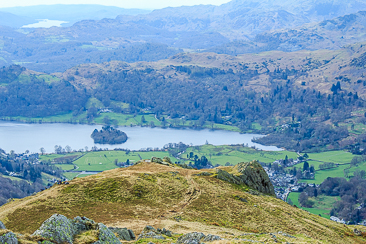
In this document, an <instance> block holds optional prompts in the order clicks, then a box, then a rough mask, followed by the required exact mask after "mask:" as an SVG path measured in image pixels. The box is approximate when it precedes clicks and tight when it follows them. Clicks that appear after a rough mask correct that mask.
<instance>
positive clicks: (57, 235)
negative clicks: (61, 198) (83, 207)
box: [33, 214, 76, 244]
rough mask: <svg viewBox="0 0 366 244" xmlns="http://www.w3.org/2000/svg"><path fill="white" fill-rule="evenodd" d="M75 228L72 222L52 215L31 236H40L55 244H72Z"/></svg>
mask: <svg viewBox="0 0 366 244" xmlns="http://www.w3.org/2000/svg"><path fill="white" fill-rule="evenodd" d="M75 234H76V228H75V226H74V224H73V221H72V220H70V219H68V218H66V217H65V216H63V215H60V214H54V215H52V216H51V217H50V218H49V219H47V220H46V221H45V222H43V224H42V226H41V227H40V228H39V229H38V230H36V231H35V232H34V233H33V235H34V236H36V235H38V236H41V237H43V238H46V239H48V240H50V241H52V242H55V243H60V244H61V243H70V244H72V243H73V237H74V235H75Z"/></svg>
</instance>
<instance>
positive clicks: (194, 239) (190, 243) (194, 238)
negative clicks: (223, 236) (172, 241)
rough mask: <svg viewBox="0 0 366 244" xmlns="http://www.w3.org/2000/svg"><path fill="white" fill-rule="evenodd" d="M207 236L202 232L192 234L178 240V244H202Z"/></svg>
mask: <svg viewBox="0 0 366 244" xmlns="http://www.w3.org/2000/svg"><path fill="white" fill-rule="evenodd" d="M205 237H206V236H205V235H204V234H203V233H200V232H192V233H188V234H185V235H182V236H181V237H179V238H178V241H177V244H200V243H201V239H203V238H205Z"/></svg>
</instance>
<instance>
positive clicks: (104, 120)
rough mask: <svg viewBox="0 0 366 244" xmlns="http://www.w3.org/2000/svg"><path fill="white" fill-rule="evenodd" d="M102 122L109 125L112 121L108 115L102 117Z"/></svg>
mask: <svg viewBox="0 0 366 244" xmlns="http://www.w3.org/2000/svg"><path fill="white" fill-rule="evenodd" d="M103 123H104V124H106V125H111V124H112V121H111V119H110V118H109V116H108V115H107V116H105V117H104V118H103Z"/></svg>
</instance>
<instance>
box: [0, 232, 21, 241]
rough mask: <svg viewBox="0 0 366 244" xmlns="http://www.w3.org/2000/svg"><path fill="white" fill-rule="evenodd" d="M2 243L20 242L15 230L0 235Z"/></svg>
mask: <svg viewBox="0 0 366 244" xmlns="http://www.w3.org/2000/svg"><path fill="white" fill-rule="evenodd" d="M0 243H5V244H18V239H17V236H16V235H15V234H14V233H13V232H7V233H5V234H3V235H1V236H0Z"/></svg>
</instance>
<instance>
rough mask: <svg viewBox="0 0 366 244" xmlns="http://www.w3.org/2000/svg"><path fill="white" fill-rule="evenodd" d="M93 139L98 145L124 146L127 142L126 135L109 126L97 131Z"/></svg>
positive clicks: (93, 134)
mask: <svg viewBox="0 0 366 244" xmlns="http://www.w3.org/2000/svg"><path fill="white" fill-rule="evenodd" d="M91 138H93V140H94V143H98V144H122V143H125V142H126V141H127V135H126V133H124V132H123V131H120V130H117V129H115V128H113V127H111V126H109V125H106V126H103V128H102V129H101V130H100V131H98V130H97V129H95V130H94V131H93V133H92V134H91Z"/></svg>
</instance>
